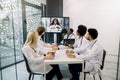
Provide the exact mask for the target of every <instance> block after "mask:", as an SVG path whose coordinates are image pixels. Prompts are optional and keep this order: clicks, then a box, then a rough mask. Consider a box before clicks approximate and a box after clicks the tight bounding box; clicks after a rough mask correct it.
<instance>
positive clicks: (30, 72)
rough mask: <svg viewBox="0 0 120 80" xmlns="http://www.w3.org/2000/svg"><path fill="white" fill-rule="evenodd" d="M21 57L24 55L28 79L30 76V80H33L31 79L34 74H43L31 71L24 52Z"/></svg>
mask: <svg viewBox="0 0 120 80" xmlns="http://www.w3.org/2000/svg"><path fill="white" fill-rule="evenodd" d="M23 57H24V60H25V64H26V69H27V71H28V73H29V77H28V80H31V78H32V80H33V79H34V75H43V74H40V73H34V72H32V71H31V70H30V67H29V65H28V61H27V58H26V57H25V55H24V54H23Z"/></svg>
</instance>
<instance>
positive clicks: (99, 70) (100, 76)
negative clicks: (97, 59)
mask: <svg viewBox="0 0 120 80" xmlns="http://www.w3.org/2000/svg"><path fill="white" fill-rule="evenodd" d="M105 56H106V51H105V50H103V57H102V59H103V60H102V65H101V66H100V69H98V71H97V74H98V76H99V79H100V80H102V73H101V70H103V68H104V62H105ZM87 73H88V74H90V72H84V80H86V74H87ZM92 75H93V78H94V80H95V74H92Z"/></svg>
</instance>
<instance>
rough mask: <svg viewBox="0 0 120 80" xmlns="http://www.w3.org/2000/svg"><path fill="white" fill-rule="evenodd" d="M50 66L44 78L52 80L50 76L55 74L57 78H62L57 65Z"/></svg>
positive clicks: (59, 79)
mask: <svg viewBox="0 0 120 80" xmlns="http://www.w3.org/2000/svg"><path fill="white" fill-rule="evenodd" d="M51 66H52V68H53V69H52V70H51V71H50V72H49V73H47V74H46V80H52V78H53V77H54V76H55V75H56V76H57V79H58V80H61V79H62V78H63V76H62V74H61V72H60V69H59V65H51Z"/></svg>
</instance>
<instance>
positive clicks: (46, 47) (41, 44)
mask: <svg viewBox="0 0 120 80" xmlns="http://www.w3.org/2000/svg"><path fill="white" fill-rule="evenodd" d="M37 32H38V34H39V40H38V45H39V49H40V51H41V52H42V53H43V54H45V55H46V54H47V53H48V52H49V51H51V50H54V51H55V50H58V46H57V45H50V44H46V43H45V42H44V41H43V40H42V36H43V35H44V34H45V28H44V27H38V28H37ZM51 66H52V68H53V69H52V70H51V71H50V72H49V73H48V74H47V75H46V78H47V79H48V80H52V78H53V77H54V76H55V75H56V76H57V79H58V80H61V79H62V78H63V76H62V74H61V72H60V69H59V65H57V64H56V65H51Z"/></svg>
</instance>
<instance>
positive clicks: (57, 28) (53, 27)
mask: <svg viewBox="0 0 120 80" xmlns="http://www.w3.org/2000/svg"><path fill="white" fill-rule="evenodd" d="M49 31H50V32H61V31H62V28H61V26H60V23H59V21H58V19H56V18H55V19H53V21H52V23H51V24H50V27H49Z"/></svg>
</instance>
